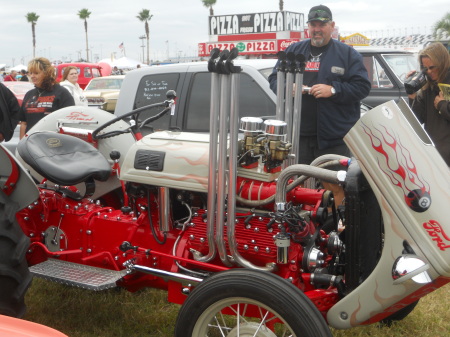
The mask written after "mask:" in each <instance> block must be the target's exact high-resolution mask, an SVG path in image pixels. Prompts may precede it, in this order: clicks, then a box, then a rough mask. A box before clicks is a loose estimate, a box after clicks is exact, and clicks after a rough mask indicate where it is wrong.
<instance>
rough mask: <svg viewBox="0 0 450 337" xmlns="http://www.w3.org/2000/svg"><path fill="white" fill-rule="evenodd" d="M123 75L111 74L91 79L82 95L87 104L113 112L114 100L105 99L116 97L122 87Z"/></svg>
mask: <svg viewBox="0 0 450 337" xmlns="http://www.w3.org/2000/svg"><path fill="white" fill-rule="evenodd" d="M124 78H125V75H112V76H104V77H98V78H94V79H92V80H91V81H90V82H89V84H88V85H87V86H86V88H85V89H84V95H85V96H86V98H87V100H88V105H89V106H91V107H97V108H100V109H104V110H106V111H109V112H114V110H115V108H116V104H115V102H116V101H117V99H116V100H109V101H108V103H107V104H105V103H106V102H107V99H108V98H110V97H111V96H112V98H114V97H117V94H118V93H119V92H120V88H121V87H122V83H123V79H124Z"/></svg>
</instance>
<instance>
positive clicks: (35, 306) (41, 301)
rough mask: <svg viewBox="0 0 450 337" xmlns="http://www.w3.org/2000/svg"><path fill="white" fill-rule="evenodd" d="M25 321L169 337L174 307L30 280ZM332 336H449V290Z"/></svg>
mask: <svg viewBox="0 0 450 337" xmlns="http://www.w3.org/2000/svg"><path fill="white" fill-rule="evenodd" d="M26 302H27V305H28V312H27V314H26V315H25V317H24V318H25V319H27V320H29V321H33V322H37V323H41V324H44V325H48V326H50V327H53V328H55V329H57V330H60V331H62V332H64V333H65V334H67V335H68V336H70V337H124V336H126V337H171V336H172V335H173V328H174V324H175V320H176V316H177V313H178V309H179V306H178V305H175V304H171V303H168V302H167V300H166V293H165V292H164V291H161V290H156V289H146V290H143V291H140V292H137V293H129V292H127V291H125V290H116V289H114V290H109V291H102V292H90V291H87V290H81V289H76V288H72V287H66V286H63V285H59V284H55V283H50V282H48V281H43V280H40V279H34V281H33V285H32V287H31V288H30V290H29V291H28V293H27V297H26ZM333 335H334V336H335V337H344V336H345V337H357V336H358V337H369V336H370V337H402V336H414V337H448V336H450V286H448V285H447V286H444V287H443V288H441V289H439V290H437V291H435V292H434V293H432V294H430V295H428V296H427V297H425V298H423V299H421V300H420V302H419V304H418V305H417V307H416V308H415V309H414V311H413V312H412V313H411V314H410V315H409V316H408V317H407V318H405V319H404V320H403V321H401V322H397V323H395V324H393V325H392V326H391V327H386V326H380V325H378V324H374V325H371V326H367V327H361V328H353V329H350V330H339V331H338V330H333ZM318 337H320V336H318Z"/></svg>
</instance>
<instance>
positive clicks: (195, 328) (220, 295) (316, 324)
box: [175, 269, 331, 337]
mask: <svg viewBox="0 0 450 337" xmlns="http://www.w3.org/2000/svg"><path fill="white" fill-rule="evenodd" d="M175 336H177V337H181V336H192V337H193V336H209V337H216V336H217V337H219V336H220V337H250V336H254V337H279V336H286V337H287V336H297V337H316V336H323V337H325V336H331V333H330V330H329V328H328V326H327V324H326V322H325V320H324V319H323V317H322V315H321V314H320V312H319V311H318V310H317V308H316V307H315V306H314V305H313V304H312V302H311V301H310V300H309V299H308V298H307V297H306V296H305V295H304V294H303V293H302V292H301V291H300V290H298V289H297V288H296V287H294V286H293V285H292V284H291V283H290V282H288V281H286V280H284V279H282V278H280V277H279V276H277V275H274V274H271V273H268V272H262V271H256V270H249V269H235V270H230V271H226V272H222V273H218V274H216V275H214V276H212V277H210V278H208V279H207V280H205V281H203V282H202V283H201V284H200V285H199V286H197V287H196V288H195V289H194V291H193V292H192V294H191V295H189V297H188V298H187V300H186V302H185V303H184V304H183V306H182V308H181V310H180V312H179V314H178V319H177V323H176V326H175Z"/></svg>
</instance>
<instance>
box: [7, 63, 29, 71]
mask: <svg viewBox="0 0 450 337" xmlns="http://www.w3.org/2000/svg"><path fill="white" fill-rule="evenodd" d="M22 69H24V70H28V67H27V66H26V65H23V64H18V65H16V66H14V67H12V68H10V69H9V71H11V70H15V71H18V72H19V71H21V70H22Z"/></svg>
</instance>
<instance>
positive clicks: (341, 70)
mask: <svg viewBox="0 0 450 337" xmlns="http://www.w3.org/2000/svg"><path fill="white" fill-rule="evenodd" d="M331 72H332V73H333V74H338V75H344V74H345V69H344V68H341V67H336V66H333V67H331Z"/></svg>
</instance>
